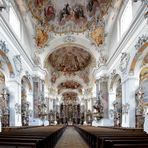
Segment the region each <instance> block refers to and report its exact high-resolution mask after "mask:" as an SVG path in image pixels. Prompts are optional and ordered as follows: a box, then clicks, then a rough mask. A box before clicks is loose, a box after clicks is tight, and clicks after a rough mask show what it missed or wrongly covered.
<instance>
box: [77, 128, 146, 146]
mask: <svg viewBox="0 0 148 148" xmlns="http://www.w3.org/2000/svg"><path fill="white" fill-rule="evenodd" d="M75 129H76V130H77V131H78V132H79V133H80V135H81V136H82V137H83V138H84V140H85V141H86V142H87V143H88V145H89V146H90V147H91V148H119V147H125V148H128V147H131V148H132V147H133V148H135V147H136V148H146V147H147V148H148V135H147V134H146V133H145V132H143V131H141V130H136V129H133V130H132V129H129V130H128V129H113V128H105V127H103V128H102V127H90V126H75Z"/></svg>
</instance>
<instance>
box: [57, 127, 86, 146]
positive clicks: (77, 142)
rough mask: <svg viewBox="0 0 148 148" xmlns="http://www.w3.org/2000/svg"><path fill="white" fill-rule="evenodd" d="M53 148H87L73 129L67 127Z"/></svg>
mask: <svg viewBox="0 0 148 148" xmlns="http://www.w3.org/2000/svg"><path fill="white" fill-rule="evenodd" d="M55 148H89V147H88V145H87V144H86V143H85V141H84V140H83V139H82V137H81V136H80V135H79V133H78V132H77V131H76V130H75V129H74V128H73V127H67V128H66V130H65V132H64V133H63V135H62V136H61V138H60V139H59V141H58V142H57V144H56V146H55Z"/></svg>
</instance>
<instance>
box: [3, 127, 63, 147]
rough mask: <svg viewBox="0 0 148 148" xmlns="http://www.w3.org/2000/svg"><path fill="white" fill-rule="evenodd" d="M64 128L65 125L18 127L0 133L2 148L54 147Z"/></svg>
mask: <svg viewBox="0 0 148 148" xmlns="http://www.w3.org/2000/svg"><path fill="white" fill-rule="evenodd" d="M64 129H65V127H64V126H49V127H38V128H26V129H19V130H18V129H17V128H16V130H11V131H9V132H3V133H1V134H0V148H5V147H7V146H10V148H11V147H12V148H21V147H22V148H49V147H50V148H53V147H54V146H55V144H56V142H57V140H58V139H59V138H60V136H61V135H62V133H63V132H64Z"/></svg>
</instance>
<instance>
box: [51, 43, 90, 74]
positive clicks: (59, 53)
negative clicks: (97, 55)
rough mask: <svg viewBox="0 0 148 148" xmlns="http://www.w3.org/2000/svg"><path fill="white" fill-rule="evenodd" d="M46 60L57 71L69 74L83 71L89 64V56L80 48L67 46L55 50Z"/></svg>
mask: <svg viewBox="0 0 148 148" xmlns="http://www.w3.org/2000/svg"><path fill="white" fill-rule="evenodd" d="M48 60H49V63H50V64H51V65H52V67H54V68H55V69H56V70H57V71H62V72H67V73H68V72H69V73H71V72H77V71H80V70H84V69H85V67H87V66H88V65H89V64H90V62H91V55H90V53H88V52H87V51H86V50H84V49H82V48H79V47H75V46H67V47H63V48H60V49H58V50H55V51H54V52H53V53H51V54H50V55H49V58H48Z"/></svg>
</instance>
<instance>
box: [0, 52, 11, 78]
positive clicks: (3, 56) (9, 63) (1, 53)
mask: <svg viewBox="0 0 148 148" xmlns="http://www.w3.org/2000/svg"><path fill="white" fill-rule="evenodd" d="M0 55H1V56H2V58H4V59H5V62H6V65H7V67H8V70H9V73H10V75H11V74H14V70H13V67H12V64H11V62H10V60H9V58H8V57H7V55H6V53H5V52H3V51H2V50H0Z"/></svg>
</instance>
